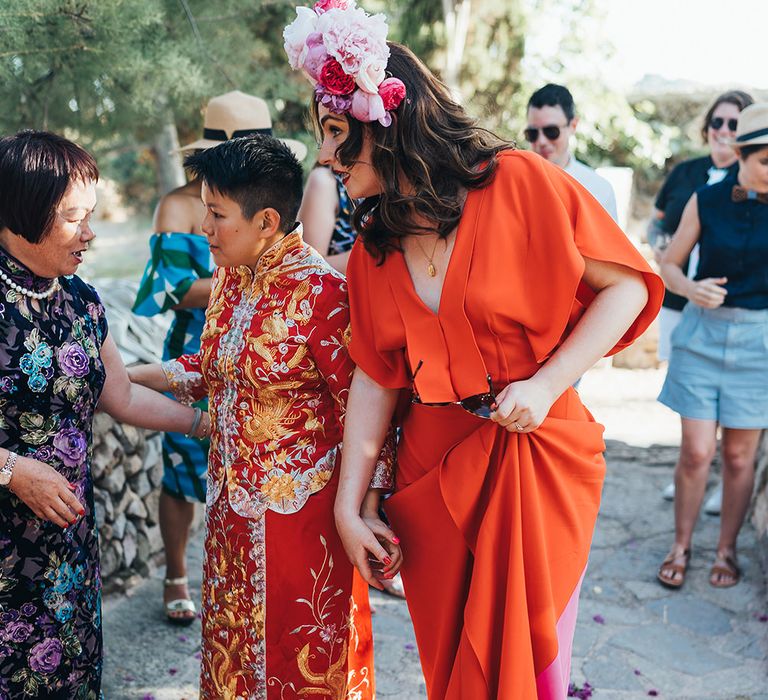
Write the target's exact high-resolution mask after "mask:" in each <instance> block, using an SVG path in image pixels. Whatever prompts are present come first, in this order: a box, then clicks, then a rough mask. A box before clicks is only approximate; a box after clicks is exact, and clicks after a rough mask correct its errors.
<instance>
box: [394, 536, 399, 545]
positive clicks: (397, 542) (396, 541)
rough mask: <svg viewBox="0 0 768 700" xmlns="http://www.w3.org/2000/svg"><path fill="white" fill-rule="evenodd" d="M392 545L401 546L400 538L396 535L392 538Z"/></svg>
mask: <svg viewBox="0 0 768 700" xmlns="http://www.w3.org/2000/svg"><path fill="white" fill-rule="evenodd" d="M392 543H393V544H400V538H399V537H397V536H396V535H395V536H393V537H392Z"/></svg>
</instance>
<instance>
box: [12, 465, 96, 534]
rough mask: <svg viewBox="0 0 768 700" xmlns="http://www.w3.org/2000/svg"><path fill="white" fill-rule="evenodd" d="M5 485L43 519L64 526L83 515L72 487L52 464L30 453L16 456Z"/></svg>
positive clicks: (81, 505)
mask: <svg viewBox="0 0 768 700" xmlns="http://www.w3.org/2000/svg"><path fill="white" fill-rule="evenodd" d="M8 488H9V489H10V490H11V491H12V492H13V493H14V494H16V496H18V497H19V498H20V499H21V500H22V501H23V502H24V503H25V504H26V505H27V506H29V508H30V510H32V512H33V513H34V514H35V515H36V516H37V517H38V518H42V519H43V520H50V521H51V522H52V523H55V524H56V525H58V526H59V527H62V528H66V527H69V526H70V525H72V524H74V523H75V522H76V521H77V519H78V518H80V517H82V516H83V515H85V508H83V504H82V503H80V501H79V500H77V497H76V496H75V494H74V493H73V492H72V489H73V488H74V487H72V486H70V483H69V482H68V481H67V480H66V479H65V478H64V477H63V476H62V475H61V474H59V472H57V471H56V470H55V469H54V468H53V467H51V466H50V465H48V464H45V463H44V462H39V461H38V460H36V459H31V458H30V457H21V456H20V457H19V458H18V461H17V462H16V466H15V467H14V468H13V476H12V477H11V481H10V483H9V484H8Z"/></svg>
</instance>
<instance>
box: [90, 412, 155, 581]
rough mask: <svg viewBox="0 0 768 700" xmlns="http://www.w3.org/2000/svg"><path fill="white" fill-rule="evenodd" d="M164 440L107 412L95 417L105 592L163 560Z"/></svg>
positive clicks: (95, 476)
mask: <svg viewBox="0 0 768 700" xmlns="http://www.w3.org/2000/svg"><path fill="white" fill-rule="evenodd" d="M160 439H161V438H160V434H159V433H148V432H147V431H144V430H140V429H138V428H134V427H132V426H129V425H122V424H119V423H116V422H115V421H114V420H112V418H110V417H109V416H108V415H106V414H105V413H98V414H97V415H96V418H95V420H94V422H93V460H92V471H93V479H94V487H95V489H94V490H95V493H94V498H95V509H96V524H97V526H98V528H99V542H100V546H101V573H102V577H103V580H104V588H105V590H106V591H110V590H121V589H124V588H126V587H128V586H130V585H132V584H134V583H135V582H137V581H138V579H139V578H140V577H145V576H147V575H148V574H149V573H150V571H151V569H152V568H153V566H154V565H156V564H158V563H159V562H160V561H161V557H162V550H163V546H162V540H161V538H160V527H159V525H158V524H157V512H158V503H159V498H160V481H161V479H162V476H163V465H162V458H161V447H160Z"/></svg>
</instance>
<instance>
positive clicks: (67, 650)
mask: <svg viewBox="0 0 768 700" xmlns="http://www.w3.org/2000/svg"><path fill="white" fill-rule="evenodd" d="M0 269H2V271H3V272H4V273H5V274H6V275H7V276H9V277H10V278H11V279H13V280H14V281H15V282H16V283H17V284H20V285H22V286H23V287H25V288H27V289H33V290H35V291H44V290H46V289H47V288H48V287H49V286H50V284H51V280H48V279H42V278H39V277H35V276H34V275H33V274H32V273H31V272H30V271H29V270H28V269H27V268H26V267H24V266H23V265H22V264H21V263H20V262H18V261H17V260H15V259H14V258H13V257H11V256H10V255H9V254H8V253H6V252H5V251H4V250H3V249H2V248H0ZM59 282H60V285H61V286H60V288H59V290H58V291H56V292H55V293H54V294H53V295H52V296H51V297H49V298H47V299H43V300H41V301H39V302H31V301H30V300H29V299H27V298H26V297H23V296H21V295H18V294H17V293H16V292H14V291H12V290H11V289H10V288H9V287H8V285H7V284H6V282H5V281H4V280H2V279H0V446H2V447H4V448H6V449H9V450H13V451H15V452H17V453H19V454H20V455H23V456H28V457H33V458H35V459H38V460H40V461H41V462H45V463H47V464H50V465H51V466H53V467H54V468H55V469H56V470H58V471H59V472H60V473H61V474H62V475H63V476H64V477H65V478H66V479H67V480H68V481H69V482H70V483H72V484H73V485H74V493H75V495H76V496H77V498H78V499H79V500H80V501H81V503H82V504H83V505H84V507H85V511H86V513H85V516H84V517H83V518H81V519H80V520H78V521H77V522H76V523H75V524H74V525H72V526H70V527H68V528H66V529H64V530H62V529H61V528H60V527H59V526H58V525H54V524H53V523H52V522H50V521H47V520H41V519H40V518H38V517H36V516H35V515H34V513H33V512H32V511H31V510H30V509H29V508H28V507H27V506H26V505H25V504H24V503H23V502H22V501H20V500H19V499H18V498H16V496H14V495H13V493H12V492H11V491H9V490H7V489H5V488H1V487H0V700H16V699H21V698H24V700H28V699H29V698H67V699H68V700H69V699H73V700H97V699H98V698H99V697H100V696H101V691H100V687H101V665H102V638H101V577H100V574H99V549H98V539H97V533H96V524H95V519H94V508H93V481H92V479H91V470H90V458H91V438H92V421H93V413H94V410H95V408H96V404H97V402H98V399H99V395H100V394H101V390H102V387H103V385H104V378H105V371H104V365H103V364H102V362H101V360H100V350H101V345H102V342H103V341H104V338H105V337H106V335H107V322H106V319H105V316H104V307H103V306H102V304H101V301H100V300H99V297H98V295H97V294H96V292H95V290H94V289H93V288H91V287H90V286H88V285H87V284H85V283H84V282H83V281H82V280H80V279H79V278H78V277H74V276H73V277H68V278H64V277H62V278H60V279H59Z"/></svg>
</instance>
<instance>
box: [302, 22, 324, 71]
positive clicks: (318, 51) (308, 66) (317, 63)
mask: <svg viewBox="0 0 768 700" xmlns="http://www.w3.org/2000/svg"><path fill="white" fill-rule="evenodd" d="M327 60H328V52H327V51H326V50H325V44H324V43H323V35H322V34H320V33H319V32H313V33H312V34H310V35H309V36H308V37H307V54H306V56H305V58H304V72H305V73H306V74H307V76H308V77H309V79H310V80H311V81H312V82H317V80H318V78H319V77H320V69H321V68H322V67H323V64H324V63H325V62H326V61H327Z"/></svg>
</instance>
